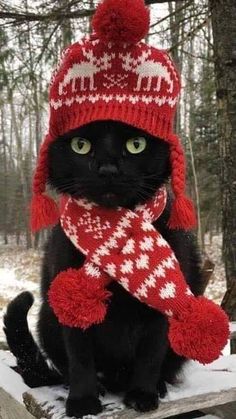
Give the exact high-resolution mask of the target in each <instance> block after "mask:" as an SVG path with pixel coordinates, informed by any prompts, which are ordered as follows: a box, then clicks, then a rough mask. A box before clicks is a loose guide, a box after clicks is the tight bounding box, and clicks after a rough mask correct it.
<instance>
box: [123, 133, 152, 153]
mask: <svg viewBox="0 0 236 419" xmlns="http://www.w3.org/2000/svg"><path fill="white" fill-rule="evenodd" d="M146 145H147V141H146V139H145V138H144V137H135V138H130V139H129V140H128V141H127V142H126V148H127V150H128V151H129V152H130V153H131V154H138V153H142V151H143V150H145V148H146Z"/></svg>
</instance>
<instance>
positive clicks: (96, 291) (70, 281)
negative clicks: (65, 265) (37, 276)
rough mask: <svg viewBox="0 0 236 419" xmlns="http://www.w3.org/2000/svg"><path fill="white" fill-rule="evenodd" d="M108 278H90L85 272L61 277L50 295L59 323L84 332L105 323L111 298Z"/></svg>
mask: <svg viewBox="0 0 236 419" xmlns="http://www.w3.org/2000/svg"><path fill="white" fill-rule="evenodd" d="M104 275H105V277H106V278H107V275H106V274H104ZM106 278H102V277H100V278H92V279H91V278H86V277H85V276H84V274H83V269H71V268H70V269H68V270H67V271H63V272H61V273H59V274H58V275H57V276H56V278H55V279H54V280H53V282H52V284H51V287H50V289H49V292H48V299H49V304H50V306H51V307H52V309H53V311H54V313H55V315H56V316H57V318H58V320H59V322H60V323H61V324H63V325H64V326H69V327H80V328H81V329H87V328H88V327H90V326H91V325H93V324H96V323H101V322H102V321H103V320H104V318H105V315H106V311H107V306H106V302H107V299H108V298H109V297H110V296H111V292H109V291H107V290H106V289H105V288H104V285H103V284H104V282H103V280H104V281H106Z"/></svg>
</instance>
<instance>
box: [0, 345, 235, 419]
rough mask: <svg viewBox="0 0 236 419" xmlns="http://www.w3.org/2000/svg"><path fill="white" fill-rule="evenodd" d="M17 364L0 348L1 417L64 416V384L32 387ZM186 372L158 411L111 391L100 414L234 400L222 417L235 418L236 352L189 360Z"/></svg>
mask: <svg viewBox="0 0 236 419" xmlns="http://www.w3.org/2000/svg"><path fill="white" fill-rule="evenodd" d="M14 365H15V360H14V358H13V357H12V355H11V354H10V353H9V352H6V351H0V388H1V391H0V407H1V409H0V418H1V419H3V418H4V419H30V418H32V419H33V418H35V417H36V418H38V419H40V418H46V419H65V418H66V415H65V408H64V406H65V399H66V397H67V390H66V389H65V388H63V387H62V386H52V387H40V388H36V389H30V388H29V387H28V386H26V385H25V384H24V383H23V381H22V379H21V377H20V376H19V374H17V373H16V372H15V371H14V370H13V369H12V368H11V367H13V366H14ZM184 375H185V378H184V379H183V381H182V383H181V384H179V385H178V386H174V387H173V386H168V395H167V396H166V397H165V399H163V400H162V401H161V402H160V407H159V409H157V410H156V411H153V412H149V413H147V414H140V413H138V412H135V411H134V410H132V409H130V410H128V409H126V408H125V407H124V406H123V404H122V401H121V398H119V397H118V396H114V395H109V394H108V395H106V396H105V397H104V398H101V400H102V403H103V405H104V412H103V413H102V414H100V415H99V417H100V418H107V419H119V418H122V419H137V418H141V417H143V418H144V419H145V418H148V419H160V418H168V417H171V416H172V415H180V414H181V413H184V412H191V411H193V410H196V409H197V410H201V411H204V409H209V408H212V407H216V406H217V408H218V411H219V408H220V407H221V408H222V406H224V405H226V404H228V403H232V405H228V406H231V407H230V410H228V413H227V416H221V417H225V418H226V419H235V418H236V355H229V356H226V357H222V358H221V359H219V360H218V361H215V362H214V363H212V364H210V365H208V366H201V365H199V364H198V363H194V362H189V363H188V365H186V368H185V371H184ZM26 409H27V410H26ZM220 410H221V412H222V409H220ZM210 412H212V410H210ZM90 417H91V416H90Z"/></svg>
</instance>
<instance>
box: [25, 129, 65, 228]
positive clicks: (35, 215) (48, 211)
mask: <svg viewBox="0 0 236 419" xmlns="http://www.w3.org/2000/svg"><path fill="white" fill-rule="evenodd" d="M52 140H53V139H52V137H51V136H50V134H48V135H47V136H46V138H45V139H44V142H43V144H42V146H41V148H40V152H39V158H38V162H37V166H36V170H35V174H34V179H33V197H32V200H31V205H30V227H31V230H32V231H33V232H36V231H38V230H40V229H41V228H45V227H48V226H50V225H54V224H56V223H57V222H58V220H59V210H58V206H57V204H56V202H55V201H54V200H53V199H52V198H50V197H49V196H47V195H46V194H45V190H46V183H47V178H48V146H49V144H50V143H51V142H52Z"/></svg>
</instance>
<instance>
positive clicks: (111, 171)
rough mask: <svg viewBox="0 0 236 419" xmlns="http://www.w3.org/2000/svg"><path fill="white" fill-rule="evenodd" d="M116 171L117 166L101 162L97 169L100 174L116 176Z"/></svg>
mask: <svg viewBox="0 0 236 419" xmlns="http://www.w3.org/2000/svg"><path fill="white" fill-rule="evenodd" d="M118 173H119V171H118V167H117V166H116V165H115V164H111V163H106V164H102V165H101V166H100V167H99V169H98V174H99V175H100V176H117V175H118Z"/></svg>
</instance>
